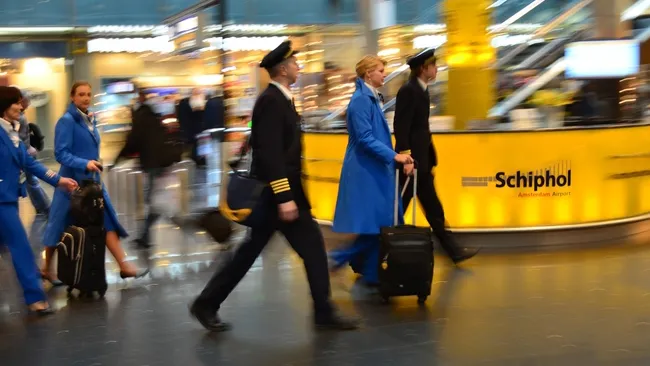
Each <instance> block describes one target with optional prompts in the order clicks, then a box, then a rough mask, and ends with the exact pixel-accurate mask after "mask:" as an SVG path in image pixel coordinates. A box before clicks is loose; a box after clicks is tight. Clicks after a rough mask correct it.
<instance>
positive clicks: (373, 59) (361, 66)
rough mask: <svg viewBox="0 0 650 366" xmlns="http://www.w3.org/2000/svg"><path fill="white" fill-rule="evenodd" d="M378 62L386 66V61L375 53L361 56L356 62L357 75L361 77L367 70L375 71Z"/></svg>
mask: <svg viewBox="0 0 650 366" xmlns="http://www.w3.org/2000/svg"><path fill="white" fill-rule="evenodd" d="M379 64H382V65H383V66H386V61H385V60H383V59H381V58H379V57H377V56H375V55H366V56H363V57H362V58H361V60H359V62H357V66H356V72H357V76H358V77H360V78H362V79H363V78H364V77H365V76H366V73H367V72H371V71H375V69H376V68H377V67H378V66H379Z"/></svg>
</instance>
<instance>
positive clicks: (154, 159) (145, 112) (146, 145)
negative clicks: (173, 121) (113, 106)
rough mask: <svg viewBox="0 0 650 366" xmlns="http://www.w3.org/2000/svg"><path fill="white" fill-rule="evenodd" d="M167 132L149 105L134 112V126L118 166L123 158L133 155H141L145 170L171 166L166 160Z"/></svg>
mask: <svg viewBox="0 0 650 366" xmlns="http://www.w3.org/2000/svg"><path fill="white" fill-rule="evenodd" d="M166 135H167V132H166V130H165V126H164V125H163V124H162V121H161V120H160V118H159V117H158V115H156V113H154V111H153V110H152V109H151V107H150V106H149V105H147V104H142V105H141V106H139V107H138V109H136V110H135V111H133V124H132V128H131V133H129V136H128V137H127V139H126V144H125V145H124V148H122V151H120V153H119V155H118V156H117V158H116V160H115V164H117V163H118V162H119V161H120V160H122V158H125V157H127V156H129V155H132V154H140V165H141V166H142V168H143V169H145V170H149V169H159V168H165V167H167V166H169V165H170V163H169V162H168V161H167V160H168V159H165V156H164V154H165V153H166V151H164V150H165V149H166V146H165V140H166Z"/></svg>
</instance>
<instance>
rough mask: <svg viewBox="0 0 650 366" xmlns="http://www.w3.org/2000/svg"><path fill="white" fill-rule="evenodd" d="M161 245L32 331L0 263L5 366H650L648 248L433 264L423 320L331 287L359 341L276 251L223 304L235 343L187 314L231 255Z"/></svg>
mask: <svg viewBox="0 0 650 366" xmlns="http://www.w3.org/2000/svg"><path fill="white" fill-rule="evenodd" d="M25 206H26V205H24V206H23V207H24V208H25V210H24V212H25V215H24V216H25V219H26V222H27V223H29V222H30V221H31V219H32V217H30V214H29V208H28V207H25ZM134 226H135V225H134ZM155 238H156V247H155V248H154V249H153V250H151V251H150V252H138V251H134V250H131V249H128V250H127V251H128V254H129V255H130V256H131V257H132V259H133V260H135V261H138V263H139V265H140V266H145V265H147V263H149V264H150V265H151V266H152V268H153V272H152V276H151V277H150V278H145V279H141V280H134V281H129V282H128V283H123V282H121V281H120V280H118V279H117V277H116V272H115V270H114V268H115V267H114V266H110V267H109V268H110V270H109V281H110V283H111V288H110V290H109V293H108V294H107V297H106V299H105V300H104V301H94V302H88V301H80V300H69V299H67V297H66V294H65V290H63V289H55V290H51V291H50V297H51V299H52V302H53V304H54V305H55V306H56V307H57V308H58V309H59V311H58V313H57V314H56V315H54V316H53V317H50V318H48V319H42V320H35V321H34V320H26V318H25V316H24V311H23V307H22V306H21V303H20V297H19V290H18V288H17V285H16V284H15V280H14V275H13V269H12V268H11V264H10V262H8V261H7V259H6V258H4V256H3V258H2V260H0V364H1V365H3V366H5V365H7V366H14V365H16V366H17V365H30V366H37V365H48V366H58V365H61V366H71V365H120V366H131V365H134V366H136V365H183V366H194V365H237V366H248V365H263V366H276V365H277V366H280V365H282V366H290V365H291V366H307V365H318V366H326V365H332V366H333V365H338V366H343V365H350V366H352V365H355V366H371V365H372V366H378V365H386V366H401V365H408V366H415V365H417V366H420V365H453V366H455V365H495V366H497V365H498V366H505V365H553V366H555V365H572V366H575V365H649V364H650V246H649V247H648V248H646V247H644V246H634V247H628V246H626V245H624V244H625V243H620V244H621V245H620V246H616V247H609V248H607V249H598V250H585V251H577V252H554V253H543V254H516V255H512V254H509V255H505V254H498V255H493V254H489V253H486V254H485V255H482V256H480V257H477V258H476V259H475V260H473V261H472V262H471V263H468V266H467V268H466V269H465V270H457V269H455V268H452V267H451V266H450V265H449V263H448V262H447V261H446V259H445V258H442V257H440V258H436V260H437V262H436V271H435V277H434V279H435V284H434V285H433V290H432V296H431V297H430V298H429V301H428V302H427V304H426V306H424V307H418V306H417V304H416V301H415V299H414V298H401V299H397V300H396V301H393V303H392V304H391V305H380V304H379V303H378V302H377V301H376V299H375V298H373V297H372V296H371V295H369V294H367V293H365V292H364V290H363V289H362V288H361V287H359V286H356V285H354V284H353V277H352V274H349V275H348V276H347V277H346V278H344V279H343V283H341V282H340V281H338V280H335V282H334V285H333V292H334V293H333V296H334V298H335V300H336V302H337V303H338V305H339V306H340V308H341V309H342V310H343V311H345V312H348V313H352V314H357V315H360V316H361V317H363V318H364V320H365V324H364V327H363V329H361V330H359V331H356V332H348V333H315V332H313V331H312V329H311V327H310V321H309V317H310V302H311V300H310V297H309V293H308V287H307V284H306V281H305V277H304V271H303V269H302V268H301V264H300V261H299V260H298V259H297V258H296V256H295V254H293V253H292V252H291V251H290V249H288V247H287V246H286V245H284V243H283V240H282V239H281V238H278V239H276V240H274V242H273V243H272V244H271V245H270V246H269V247H268V248H267V250H266V252H265V253H264V255H263V256H262V257H261V258H260V259H259V260H258V261H257V263H256V264H255V266H254V268H253V269H252V270H251V271H250V272H249V273H248V275H247V276H246V277H245V278H244V280H243V281H242V283H241V284H240V286H239V287H238V288H237V289H236V290H235V292H234V293H233V294H232V296H231V297H230V298H229V299H228V300H227V301H226V303H225V304H224V307H223V309H222V314H221V315H222V316H223V318H224V319H226V320H228V321H231V322H232V323H233V325H234V329H233V330H232V331H231V332H229V333H223V334H218V335H209V334H206V332H204V331H203V329H202V328H201V327H200V326H199V325H198V324H197V323H195V322H194V321H192V320H191V319H190V317H189V316H188V312H187V304H188V302H189V301H190V300H191V299H192V297H193V296H195V295H197V294H198V292H199V291H200V290H201V289H202V287H203V285H204V284H205V282H206V281H207V279H208V278H209V276H210V274H211V273H212V272H213V270H214V267H216V266H218V265H220V263H221V261H223V260H227V257H228V255H229V253H230V252H228V251H224V250H223V249H224V248H223V247H221V246H217V245H215V244H213V243H210V242H209V241H208V240H207V239H206V238H205V236H204V235H202V234H201V233H198V234H197V233H190V232H184V231H183V230H180V229H176V228H175V227H174V226H173V225H171V224H169V223H162V224H161V225H160V226H159V227H158V228H157V230H156V235H155ZM235 241H236V240H235ZM648 244H650V240H648ZM127 248H128V247H127Z"/></svg>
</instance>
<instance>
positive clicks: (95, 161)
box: [42, 82, 147, 285]
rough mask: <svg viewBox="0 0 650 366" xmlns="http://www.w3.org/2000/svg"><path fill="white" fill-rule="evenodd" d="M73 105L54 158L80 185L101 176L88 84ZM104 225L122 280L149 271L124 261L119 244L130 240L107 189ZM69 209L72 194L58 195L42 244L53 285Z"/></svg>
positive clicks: (75, 91) (77, 89) (76, 88)
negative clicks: (55, 261) (56, 256)
mask: <svg viewBox="0 0 650 366" xmlns="http://www.w3.org/2000/svg"><path fill="white" fill-rule="evenodd" d="M70 98H71V99H72V103H70V105H69V106H68V110H67V112H66V113H65V114H64V115H63V117H61V119H59V121H58V122H57V124H56V128H55V130H54V156H55V157H56V161H58V162H59V164H61V169H60V170H59V174H60V175H61V176H62V177H71V178H74V179H75V180H76V181H78V182H82V181H83V180H85V179H93V175H96V174H98V173H101V170H102V166H101V164H100V163H99V147H100V139H99V131H98V130H97V123H96V121H95V118H94V117H93V115H92V114H91V113H89V111H88V108H89V107H90V100H91V98H92V90H91V87H90V84H89V83H87V82H76V83H75V84H74V85H73V86H72V90H71V92H70ZM104 208H105V209H104V212H105V214H104V215H105V217H104V226H105V228H106V247H107V248H108V250H109V251H110V252H111V254H112V255H113V257H114V258H115V260H116V262H117V263H118V264H119V266H120V276H121V277H122V278H129V277H142V276H144V275H145V274H146V273H147V271H144V272H142V273H138V271H137V270H136V268H135V267H134V266H133V265H131V264H130V263H128V262H125V257H126V255H125V253H124V250H123V249H122V245H121V243H120V238H125V237H127V236H128V235H127V233H126V231H125V230H124V228H123V227H122V225H120V223H119V222H118V221H117V214H116V213H115V210H114V209H113V205H112V204H111V200H110V198H109V197H108V193H107V192H106V188H105V187H104ZM69 209H70V195H69V194H66V193H65V192H56V193H55V194H54V198H53V199H52V207H51V208H50V215H49V220H48V223H47V226H46V228H45V233H44V235H43V243H44V244H45V246H46V250H45V262H44V267H43V270H42V272H43V276H44V277H45V278H46V279H48V280H49V281H50V282H52V284H54V285H60V284H61V283H60V281H58V280H57V279H56V277H55V276H53V275H52V273H51V271H50V269H51V268H50V266H51V263H52V256H53V254H54V249H55V247H56V245H57V243H58V242H59V240H60V239H61V235H62V234H63V232H64V231H65V229H66V227H68V226H69V225H70V224H71V220H70V217H69V215H68V211H69Z"/></svg>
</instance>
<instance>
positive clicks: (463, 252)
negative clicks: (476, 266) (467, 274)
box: [451, 248, 481, 264]
mask: <svg viewBox="0 0 650 366" xmlns="http://www.w3.org/2000/svg"><path fill="white" fill-rule="evenodd" d="M479 251H481V249H467V248H462V249H460V250H459V251H458V253H456V254H455V255H454V256H452V257H451V260H452V261H454V264H460V263H462V262H464V261H466V260H468V259H470V258H472V257H474V256H475V255H477V254H478V252H479Z"/></svg>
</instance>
